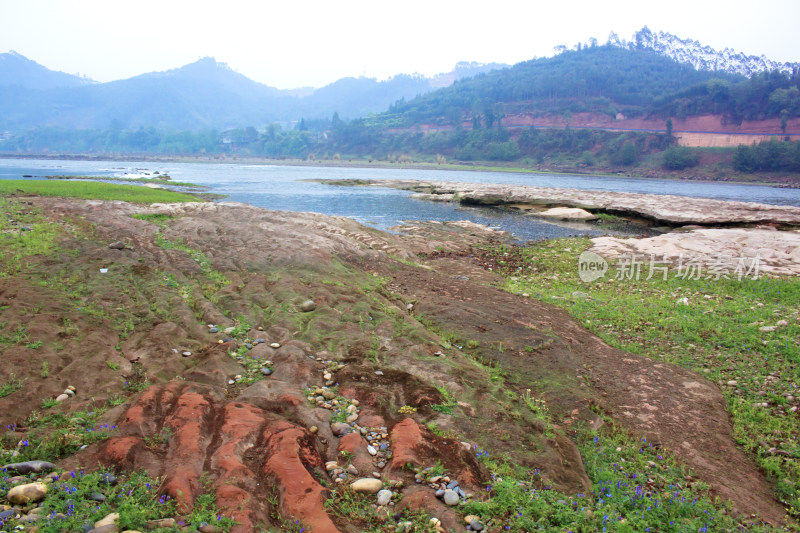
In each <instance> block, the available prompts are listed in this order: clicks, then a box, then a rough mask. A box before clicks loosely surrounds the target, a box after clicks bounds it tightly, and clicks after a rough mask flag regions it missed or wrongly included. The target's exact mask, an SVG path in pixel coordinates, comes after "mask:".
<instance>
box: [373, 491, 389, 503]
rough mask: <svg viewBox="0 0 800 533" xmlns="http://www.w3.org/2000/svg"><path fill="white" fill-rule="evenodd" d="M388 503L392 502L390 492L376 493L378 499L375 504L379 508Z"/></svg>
mask: <svg viewBox="0 0 800 533" xmlns="http://www.w3.org/2000/svg"><path fill="white" fill-rule="evenodd" d="M390 501H392V491H390V490H386V489H383V490H381V491H379V492H378V499H377V502H376V503H377V504H378V505H379V506H384V505H386V504H388V503H389V502H390Z"/></svg>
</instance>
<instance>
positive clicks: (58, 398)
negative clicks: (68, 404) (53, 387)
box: [56, 394, 69, 403]
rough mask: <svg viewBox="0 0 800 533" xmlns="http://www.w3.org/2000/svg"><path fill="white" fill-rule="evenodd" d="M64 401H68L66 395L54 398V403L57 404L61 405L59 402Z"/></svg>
mask: <svg viewBox="0 0 800 533" xmlns="http://www.w3.org/2000/svg"><path fill="white" fill-rule="evenodd" d="M65 400H69V396H68V395H66V394H59V395H58V396H56V401H57V402H58V403H61V402H63V401H65Z"/></svg>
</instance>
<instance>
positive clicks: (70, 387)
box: [67, 385, 78, 392]
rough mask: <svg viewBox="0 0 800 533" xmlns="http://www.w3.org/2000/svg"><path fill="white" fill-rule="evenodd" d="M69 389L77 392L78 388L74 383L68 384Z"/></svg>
mask: <svg viewBox="0 0 800 533" xmlns="http://www.w3.org/2000/svg"><path fill="white" fill-rule="evenodd" d="M67 390H71V391H72V392H75V391H77V390H78V389H76V388H75V386H74V385H67Z"/></svg>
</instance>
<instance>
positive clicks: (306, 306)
mask: <svg viewBox="0 0 800 533" xmlns="http://www.w3.org/2000/svg"><path fill="white" fill-rule="evenodd" d="M316 308H317V304H316V303H314V300H306V301H305V302H303V303H301V304H300V310H301V311H302V312H304V313H309V312H311V311H313V310H314V309H316Z"/></svg>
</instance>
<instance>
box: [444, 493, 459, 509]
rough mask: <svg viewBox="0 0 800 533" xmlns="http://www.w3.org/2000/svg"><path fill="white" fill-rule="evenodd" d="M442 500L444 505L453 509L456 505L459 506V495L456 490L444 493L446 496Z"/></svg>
mask: <svg viewBox="0 0 800 533" xmlns="http://www.w3.org/2000/svg"><path fill="white" fill-rule="evenodd" d="M442 498H443V499H444V503H446V504H447V505H449V506H451V507H452V506H454V505H458V502H459V497H458V493H456V491H454V490H446V491H444V496H443V497H442Z"/></svg>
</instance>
